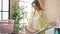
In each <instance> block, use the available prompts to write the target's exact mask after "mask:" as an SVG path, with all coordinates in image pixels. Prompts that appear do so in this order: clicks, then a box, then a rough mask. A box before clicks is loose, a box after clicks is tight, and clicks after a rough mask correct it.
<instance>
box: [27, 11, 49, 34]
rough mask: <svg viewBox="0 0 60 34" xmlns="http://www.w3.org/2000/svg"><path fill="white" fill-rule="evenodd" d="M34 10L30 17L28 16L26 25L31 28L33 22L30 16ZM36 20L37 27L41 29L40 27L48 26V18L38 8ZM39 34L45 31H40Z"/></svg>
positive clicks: (43, 33)
mask: <svg viewBox="0 0 60 34" xmlns="http://www.w3.org/2000/svg"><path fill="white" fill-rule="evenodd" d="M33 15H34V12H32V14H31V16H30V18H29V23H28V26H29V28H31V29H33V23H32V18H33ZM38 15H39V18H38V22H37V24H38V25H37V29H38V30H41V29H42V28H46V27H48V26H49V20H48V19H47V15H46V12H45V11H42V10H40V13H39V14H38ZM40 34H45V32H41V33H40Z"/></svg>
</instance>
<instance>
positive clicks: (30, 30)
mask: <svg viewBox="0 0 60 34" xmlns="http://www.w3.org/2000/svg"><path fill="white" fill-rule="evenodd" d="M25 30H26V32H29V33H36V32H38V31H39V30H37V29H30V28H29V27H28V26H25Z"/></svg>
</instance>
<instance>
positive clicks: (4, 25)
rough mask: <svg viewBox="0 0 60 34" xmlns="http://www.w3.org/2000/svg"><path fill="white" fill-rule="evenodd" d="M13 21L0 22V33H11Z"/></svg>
mask: <svg viewBox="0 0 60 34" xmlns="http://www.w3.org/2000/svg"><path fill="white" fill-rule="evenodd" d="M13 26H14V20H0V33H2V34H6V33H8V34H11V33H12V32H13Z"/></svg>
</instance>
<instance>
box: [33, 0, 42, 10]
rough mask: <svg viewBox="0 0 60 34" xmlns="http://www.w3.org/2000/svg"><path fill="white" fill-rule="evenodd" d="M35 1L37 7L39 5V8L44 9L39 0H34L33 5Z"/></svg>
mask: <svg viewBox="0 0 60 34" xmlns="http://www.w3.org/2000/svg"><path fill="white" fill-rule="evenodd" d="M34 3H35V5H36V7H38V9H42V8H41V6H40V3H39V1H38V0H34V1H33V2H32V5H33V4H34Z"/></svg>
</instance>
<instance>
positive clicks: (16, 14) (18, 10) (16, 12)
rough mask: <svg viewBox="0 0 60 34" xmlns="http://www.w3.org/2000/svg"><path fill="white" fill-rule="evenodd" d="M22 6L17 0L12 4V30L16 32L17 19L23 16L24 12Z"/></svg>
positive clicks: (17, 28)
mask: <svg viewBox="0 0 60 34" xmlns="http://www.w3.org/2000/svg"><path fill="white" fill-rule="evenodd" d="M24 8H25V7H24V6H21V7H20V6H19V2H16V3H15V4H14V5H13V6H12V9H13V14H12V19H13V20H15V22H14V32H16V33H18V31H19V29H20V28H19V21H20V20H21V19H23V18H24V15H25V14H26V12H24Z"/></svg>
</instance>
